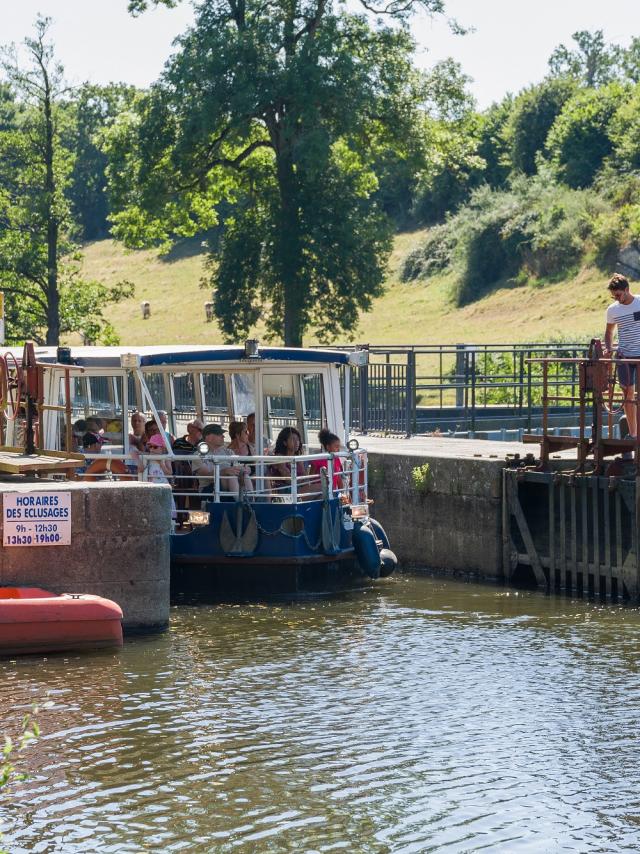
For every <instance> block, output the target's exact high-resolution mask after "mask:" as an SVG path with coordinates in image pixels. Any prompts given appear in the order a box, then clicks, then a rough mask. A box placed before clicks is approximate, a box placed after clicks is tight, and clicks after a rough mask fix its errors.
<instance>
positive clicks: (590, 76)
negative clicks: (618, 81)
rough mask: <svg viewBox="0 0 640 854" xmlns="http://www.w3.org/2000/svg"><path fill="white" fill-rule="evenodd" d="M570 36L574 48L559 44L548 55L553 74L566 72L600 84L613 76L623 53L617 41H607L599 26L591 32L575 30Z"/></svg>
mask: <svg viewBox="0 0 640 854" xmlns="http://www.w3.org/2000/svg"><path fill="white" fill-rule="evenodd" d="M572 38H573V40H574V42H575V43H576V47H575V48H574V49H573V50H571V49H570V48H568V47H566V46H565V45H563V44H561V45H558V47H557V48H556V49H555V50H554V51H553V53H552V54H551V56H550V57H549V68H550V69H551V73H552V74H553V75H556V76H562V77H563V76H565V75H569V76H571V77H574V78H575V79H576V80H578V81H580V82H581V83H584V84H585V85H586V86H590V87H592V86H602V85H604V84H605V83H610V82H611V81H612V80H614V79H615V77H616V76H617V74H618V70H619V64H620V60H621V58H622V54H623V51H622V49H621V48H620V47H618V45H608V44H607V43H606V42H605V40H604V33H603V32H602V30H596V31H595V32H594V33H590V32H589V31H588V30H578V32H575V33H574V34H573V36H572Z"/></svg>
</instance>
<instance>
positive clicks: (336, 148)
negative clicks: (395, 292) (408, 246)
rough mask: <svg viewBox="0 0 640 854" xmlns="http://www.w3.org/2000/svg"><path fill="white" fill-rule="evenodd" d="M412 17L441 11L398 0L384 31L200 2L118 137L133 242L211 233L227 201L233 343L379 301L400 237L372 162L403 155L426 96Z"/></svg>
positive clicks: (218, 278) (221, 297) (310, 5)
mask: <svg viewBox="0 0 640 854" xmlns="http://www.w3.org/2000/svg"><path fill="white" fill-rule="evenodd" d="M165 5H168V4H167V3H165ZM147 6H148V3H147V2H142V0H132V2H131V3H130V9H131V10H132V11H134V12H140V11H143V10H144V9H145V8H146V7H147ZM414 6H415V7H418V6H421V7H422V8H424V9H427V10H428V11H431V12H438V11H441V9H442V2H441V0H423V2H420V3H417V2H416V3H413V2H403V3H395V2H391V3H390V4H388V5H387V6H386V7H385V8H383V9H382V8H381V9H379V10H377V11H378V12H380V13H381V16H383V17H384V18H385V19H386V23H377V24H375V25H374V24H371V23H370V21H369V20H368V19H367V18H366V17H365V16H363V15H355V14H349V13H347V12H346V11H344V9H342V8H341V7H340V6H336V5H335V4H334V2H333V0H272V2H269V3H266V4H265V3H262V2H259V0H204V1H203V2H200V3H199V5H198V7H197V14H196V22H195V26H194V27H193V28H192V29H190V30H189V31H188V32H187V33H186V34H185V35H184V36H183V37H182V38H181V39H180V40H179V45H178V50H177V52H176V54H175V55H174V56H173V57H172V59H171V60H170V62H169V64H168V65H167V68H166V70H165V72H164V74H163V76H162V78H161V80H160V81H159V82H158V83H157V84H156V85H155V86H153V87H152V90H151V92H150V94H149V95H148V96H145V97H142V98H140V99H139V100H138V101H137V102H136V109H135V110H134V111H132V112H131V113H130V114H128V115H127V116H125V117H123V119H122V120H121V121H120V122H119V123H118V124H117V125H116V127H115V128H114V132H113V133H112V135H111V138H110V141H109V154H110V158H111V165H110V167H109V175H110V193H111V198H112V200H113V204H114V206H115V209H116V211H117V212H116V214H115V215H114V217H113V221H114V233H115V234H116V236H117V237H119V238H120V239H123V240H125V241H126V242H127V243H128V244H129V245H131V246H141V245H146V244H148V243H149V242H153V241H167V240H169V239H171V237H172V236H174V235H185V234H193V233H195V232H197V231H198V230H201V229H203V228H207V227H211V226H212V225H213V224H215V222H216V221H217V217H218V210H219V207H220V203H221V201H222V200H225V201H226V202H227V205H228V206H227V207H226V211H228V212H227V213H225V215H224V236H223V239H222V240H221V241H220V244H219V248H217V249H216V250H214V251H213V252H212V258H211V264H210V274H211V283H212V285H213V289H214V292H215V305H216V312H217V315H218V318H219V320H220V323H221V326H222V329H223V331H224V333H225V335H226V336H227V337H228V338H232V337H237V336H239V335H243V334H245V333H246V332H248V330H249V328H250V326H251V325H252V323H253V322H255V319H257V318H258V317H259V316H260V317H262V318H263V319H264V321H265V324H266V327H267V331H268V333H269V335H270V336H272V337H280V338H283V339H284V340H285V342H286V343H287V344H291V345H300V344H301V343H302V336H303V333H304V330H305V329H306V328H307V327H308V326H310V325H311V326H314V327H315V328H316V329H317V330H318V331H319V333H320V334H321V335H322V336H323V337H324V338H327V339H329V338H332V337H334V336H336V335H337V334H339V333H341V332H344V331H347V332H349V331H350V329H351V328H352V325H353V321H354V319H355V317H356V315H357V312H358V310H365V309H367V308H368V307H369V305H370V304H371V300H372V298H373V297H374V296H376V295H377V294H379V293H380V292H381V288H382V282H383V275H384V267H385V261H386V258H387V255H388V252H389V249H390V239H389V238H390V235H389V227H388V223H387V222H386V221H385V217H384V216H383V214H382V212H381V211H380V210H379V208H378V206H377V205H376V203H375V200H374V198H373V196H374V194H375V191H376V190H377V188H378V186H379V184H378V176H377V174H376V171H375V170H376V163H378V164H379V163H380V161H381V159H383V157H382V155H383V153H384V152H385V151H388V150H390V149H391V150H393V151H396V152H398V155H399V156H402V152H403V151H406V141H407V139H409V138H412V137H413V130H414V128H415V125H416V122H418V121H419V118H420V117H419V111H418V107H419V104H420V102H421V99H423V95H424V93H423V91H422V89H421V85H420V79H419V77H418V75H417V74H416V72H415V71H414V70H413V67H412V64H411V58H412V51H413V42H412V40H411V38H410V35H409V33H408V30H407V27H406V20H407V18H408V15H409V14H410V13H411V11H412V9H413V7H414ZM367 8H373V6H372V5H370V4H367ZM245 251H246V252H247V253H249V255H250V257H251V259H252V262H251V263H247V259H246V257H245V255H244V254H243V253H244V252H245Z"/></svg>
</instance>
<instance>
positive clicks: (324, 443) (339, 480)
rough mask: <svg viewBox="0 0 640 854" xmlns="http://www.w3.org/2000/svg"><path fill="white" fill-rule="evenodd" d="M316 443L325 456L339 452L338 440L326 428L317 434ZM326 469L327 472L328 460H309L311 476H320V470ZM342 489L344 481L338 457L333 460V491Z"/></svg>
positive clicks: (340, 461)
mask: <svg viewBox="0 0 640 854" xmlns="http://www.w3.org/2000/svg"><path fill="white" fill-rule="evenodd" d="M318 441H319V442H320V445H321V447H322V450H323V451H326V452H327V454H337V453H338V451H339V450H340V438H339V437H338V436H336V434H335V433H332V432H331V430H328V429H327V428H326V427H323V428H322V430H321V431H320V432H319V433H318ZM321 469H327V471H328V470H329V461H328V460H311V470H310V473H311V474H317V475H318V477H319V476H320V470H321ZM343 487H344V480H343V477H342V460H341V459H340V457H334V458H333V491H334V492H339V491H340V490H341V489H342V488H343Z"/></svg>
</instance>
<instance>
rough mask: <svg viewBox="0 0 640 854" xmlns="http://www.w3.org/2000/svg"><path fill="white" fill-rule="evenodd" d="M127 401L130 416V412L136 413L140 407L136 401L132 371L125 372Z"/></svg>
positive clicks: (135, 388) (135, 386)
mask: <svg viewBox="0 0 640 854" xmlns="http://www.w3.org/2000/svg"><path fill="white" fill-rule="evenodd" d="M127 400H128V404H127V405H128V407H129V414H131V413H132V412H137V411H138V408H139V406H140V402H139V401H138V390H137V383H136V378H135V376H134V374H133V372H132V371H128V372H127Z"/></svg>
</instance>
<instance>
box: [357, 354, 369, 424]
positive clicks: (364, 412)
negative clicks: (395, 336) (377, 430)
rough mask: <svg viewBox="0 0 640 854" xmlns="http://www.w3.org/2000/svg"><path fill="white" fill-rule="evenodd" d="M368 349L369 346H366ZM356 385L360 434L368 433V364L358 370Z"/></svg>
mask: <svg viewBox="0 0 640 854" xmlns="http://www.w3.org/2000/svg"><path fill="white" fill-rule="evenodd" d="M366 346H367V349H369V345H366ZM358 385H359V386H360V388H359V389H358V391H359V392H360V432H361V433H363V434H366V433H368V432H369V363H368V362H367V364H366V365H363V366H362V367H361V368H358Z"/></svg>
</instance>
